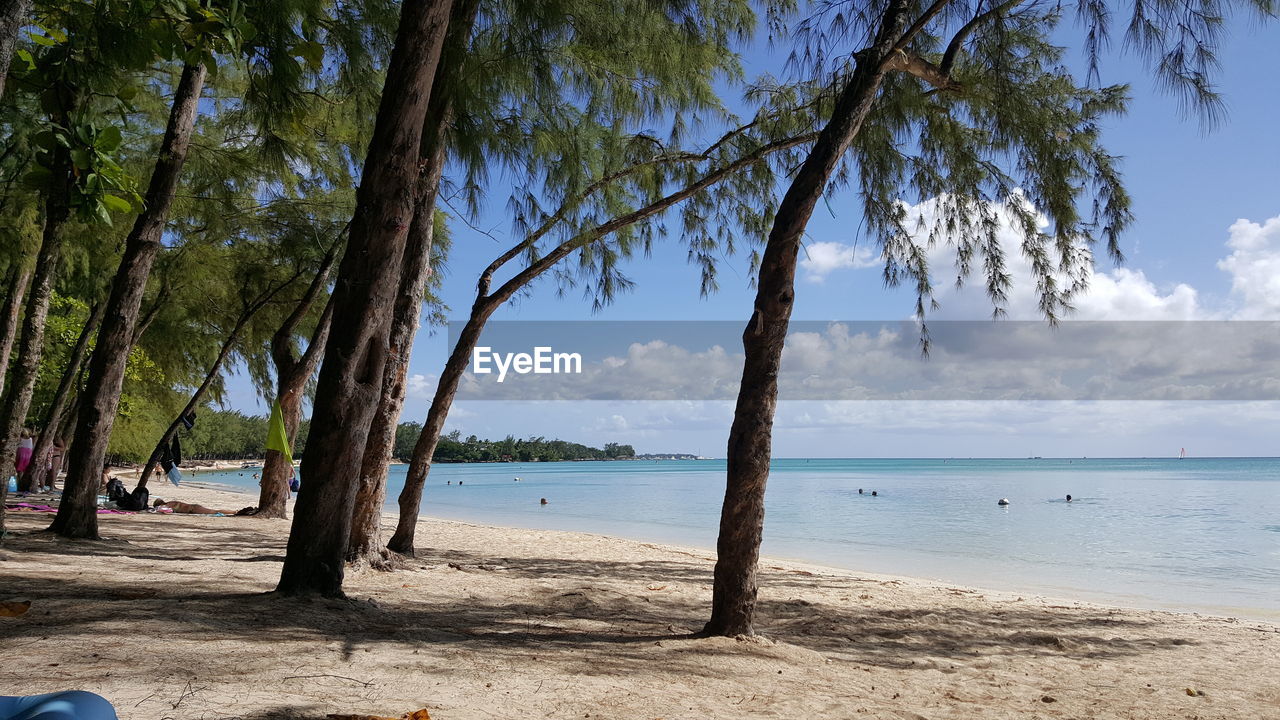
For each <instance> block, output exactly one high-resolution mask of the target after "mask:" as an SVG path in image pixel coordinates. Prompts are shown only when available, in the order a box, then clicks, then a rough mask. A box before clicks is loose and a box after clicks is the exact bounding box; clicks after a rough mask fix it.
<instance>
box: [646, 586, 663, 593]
mask: <svg viewBox="0 0 1280 720" xmlns="http://www.w3.org/2000/svg"><path fill="white" fill-rule="evenodd" d="M649 589H650V590H653V591H654V592H657V591H659V590H666V589H667V586H666V585H650V586H649Z"/></svg>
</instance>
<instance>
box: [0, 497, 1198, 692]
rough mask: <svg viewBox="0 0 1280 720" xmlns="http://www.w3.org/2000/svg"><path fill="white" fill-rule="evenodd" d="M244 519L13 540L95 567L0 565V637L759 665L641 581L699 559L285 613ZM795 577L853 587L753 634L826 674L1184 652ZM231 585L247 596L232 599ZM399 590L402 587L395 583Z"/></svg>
mask: <svg viewBox="0 0 1280 720" xmlns="http://www.w3.org/2000/svg"><path fill="white" fill-rule="evenodd" d="M210 520H212V519H210ZM217 520H223V521H226V520H230V519H224V518H219V519H217ZM156 522H161V523H162V522H166V519H164V518H155V519H153V518H137V519H134V520H132V521H131V523H130V525H131V528H130V529H131V530H132V529H136V530H140V531H143V532H145V531H146V530H147V528H146V527H145V524H146V523H156ZM253 523H254V521H252V520H247V519H245V520H239V521H238V522H236V524H235V525H231V526H229V527H228V526H227V525H226V524H224V525H222V526H211V527H208V528H201V527H192V526H190V525H187V526H183V527H180V528H178V527H168V528H165V535H164V537H165V540H166V545H165V547H157V544H155V543H153V544H149V545H148V547H147V548H146V552H145V553H143V552H139V550H140V549H141V548H139V547H138V546H137V545H136V544H135V543H130V542H120V541H118V540H117V541H105V542H70V541H65V540H61V539H57V538H53V537H52V536H50V535H48V534H47V533H26V534H22V535H19V536H17V537H14V538H13V539H12V540H10V541H9V545H8V547H9V550H10V551H11V552H18V553H20V552H37V553H47V554H49V555H53V556H82V557H93V558H95V562H93V563H92V565H91V568H92V569H93V572H85V573H80V574H78V575H75V576H66V575H64V576H61V577H58V576H52V575H48V576H47V575H45V574H42V573H38V572H29V573H26V574H15V573H14V572H13V571H12V569H10V568H4V566H3V565H0V571H6V572H5V574H6V576H7V580H8V582H6V585H8V586H9V587H12V588H18V589H20V593H21V594H22V596H23V597H24V598H28V599H31V600H33V601H34V602H35V606H34V608H33V611H32V612H31V613H30V617H29V618H26V619H25V620H24V621H23V622H20V623H6V624H3V625H0V638H6V637H8V638H14V637H17V636H27V637H31V636H35V637H38V638H39V639H40V640H41V641H43V640H48V639H52V638H56V637H58V636H64V635H65V636H70V635H76V634H81V633H94V632H101V631H105V628H107V627H110V626H112V624H113V623H116V622H118V621H119V619H120V618H121V617H122V615H126V614H127V616H128V618H129V620H130V622H134V623H138V624H139V625H140V626H143V627H146V628H148V632H149V633H150V634H151V635H153V636H159V637H164V636H177V637H182V638H188V639H189V638H208V639H210V640H217V641H222V640H235V639H243V640H246V641H252V642H297V641H321V642H328V643H332V642H334V641H337V642H338V643H340V644H341V653H342V655H343V657H344V658H349V657H350V656H351V655H352V654H353V653H355V652H356V651H358V650H359V649H361V648H370V647H373V646H391V647H395V648H400V649H403V650H405V651H413V650H416V649H417V648H422V647H427V646H439V647H444V646H448V647H454V648H461V649H466V650H470V651H476V652H482V653H485V654H487V655H489V656H491V657H495V658H500V657H502V656H503V655H507V654H510V655H513V656H515V655H521V656H527V655H528V654H529V653H531V652H538V653H539V654H540V658H541V655H542V654H545V655H546V659H545V662H547V663H550V664H551V665H553V666H558V669H559V670H562V671H564V672H576V673H588V674H594V673H617V672H626V671H627V670H628V668H630V667H634V666H635V665H634V664H635V663H636V662H642V661H652V660H653V650H652V647H651V646H653V645H654V644H655V643H662V644H664V645H666V646H667V647H678V648H679V650H680V652H679V653H676V654H673V655H671V656H669V657H665V658H664V660H663V661H664V662H671V663H676V664H684V665H686V666H687V667H686V669H687V671H688V672H691V673H698V674H703V675H719V674H720V673H721V672H722V670H718V669H716V668H717V667H718V666H717V665H716V664H715V663H706V662H700V661H699V656H703V657H705V656H708V655H724V654H726V653H728V654H736V653H748V654H749V653H752V652H758V650H757V649H755V648H758V647H759V644H752V643H734V642H733V641H730V640H724V639H718V640H698V639H694V638H693V637H691V635H690V633H692V632H693V631H696V630H697V629H699V628H700V627H701V624H702V622H703V621H704V620H705V617H706V613H707V604H708V602H709V590H708V592H707V596H706V597H702V596H701V595H702V594H701V593H698V592H695V593H682V594H678V595H673V594H664V593H659V592H649V591H647V590H646V588H648V589H650V590H651V589H652V588H653V587H658V586H657V585H651V584H652V583H676V582H679V583H687V584H690V585H692V586H693V587H694V588H698V589H700V588H709V585H710V582H711V574H710V571H711V567H710V565H709V564H707V563H705V562H692V561H690V562H684V561H675V560H672V561H667V560H662V561H653V560H646V561H640V562H615V561H598V560H583V559H577V558H556V557H505V556H503V555H502V554H500V553H493V554H473V553H465V552H443V551H438V550H430V549H428V550H423V551H420V553H419V557H418V558H417V559H416V560H413V561H410V562H409V563H408V564H409V565H410V566H411V567H413V568H416V569H417V570H418V571H419V572H420V573H425V577H424V576H423V575H422V574H414V575H410V574H407V573H406V574H405V575H404V576H403V577H405V578H413V583H415V585H417V586H422V587H429V584H430V582H431V578H432V576H433V574H435V573H469V574H475V575H478V576H480V577H481V578H484V576H490V577H496V576H499V575H500V576H505V577H507V578H517V579H530V580H540V581H552V580H554V581H556V582H555V583H551V582H542V583H538V584H537V586H536V587H537V592H535V593H534V596H533V597H529V595H528V593H526V594H525V596H524V597H522V598H519V599H514V600H508V599H506V598H504V597H499V596H493V597H483V596H481V597H476V596H474V595H473V596H471V597H469V598H467V599H466V600H465V601H458V600H457V598H456V597H454V598H453V599H452V600H450V601H448V602H446V601H442V600H440V599H439V596H436V599H435V600H434V601H432V600H431V596H430V594H429V593H423V592H419V591H415V590H412V589H405V590H400V589H398V588H397V589H394V591H389V590H388V589H387V588H386V587H382V588H374V587H369V586H366V584H365V583H363V582H362V580H361V577H360V576H359V575H357V576H355V577H354V578H353V579H352V582H349V583H348V585H349V587H350V591H351V592H352V593H353V595H354V596H356V597H362V596H363V597H370V596H372V598H373V599H356V600H312V601H297V600H291V599H287V598H281V597H278V596H275V595H273V594H270V593H266V592H265V591H266V590H269V589H270V588H268V587H261V579H260V578H258V579H249V578H244V577H239V576H236V575H235V574H234V573H235V572H236V570H237V569H239V568H242V567H243V566H242V565H241V563H254V564H255V565H257V566H261V564H262V563H272V562H279V561H280V560H282V556H279V555H272V554H266V555H264V554H263V552H264V550H266V551H268V552H270V551H271V550H273V549H274V548H273V547H272V546H273V544H275V543H278V542H280V539H279V538H278V537H276V536H273V535H270V534H268V533H264V532H263V530H262V528H261V526H257V525H255V524H253ZM175 531H176V532H175ZM193 560H206V561H207V560H223V561H228V564H227V565H225V566H223V567H225V568H227V570H226V572H225V573H210V572H209V570H208V566H207V564H206V565H201V566H198V565H193V564H192V563H193ZM129 561H134V562H146V563H148V564H149V566H150V567H154V566H155V565H156V564H157V563H158V564H160V566H161V573H159V574H157V575H156V576H155V578H154V580H153V581H151V582H146V583H138V582H133V581H124V580H113V575H112V571H111V567H112V564H113V563H115V562H129ZM233 563H234V564H233ZM26 567H30V566H26ZM800 574H804V573H797V572H796V571H785V570H766V572H765V577H764V578H763V582H764V584H765V585H766V586H767V587H769V588H771V589H773V590H775V591H776V590H777V589H778V588H790V587H791V586H793V585H794V586H795V588H796V589H797V590H799V589H802V588H805V587H814V586H815V585H821V586H822V587H824V588H827V589H837V590H843V591H847V594H846V595H845V597H848V598H849V600H848V601H847V602H845V601H842V602H839V603H835V602H810V601H807V600H798V599H797V600H776V599H767V600H762V602H761V604H760V607H759V622H758V629H759V631H760V632H762V633H763V634H765V635H766V636H767V637H768V638H769V639H770V640H772V641H776V642H781V643H787V644H790V645H793V646H797V647H800V648H805V649H808V650H812V651H815V652H817V653H820V654H821V655H823V656H825V657H826V658H827V659H829V660H832V661H844V662H852V663H857V664H860V665H867V666H879V667H885V668H895V669H908V670H910V669H921V670H924V669H941V670H943V671H944V672H945V671H946V669H947V667H946V666H947V665H948V664H958V663H966V662H968V661H971V660H972V659H974V658H977V657H982V656H986V657H993V656H1013V655H1017V656H1020V657H1027V656H1043V657H1067V658H1076V659H1094V660H1098V659H1107V658H1119V657H1125V656H1134V655H1141V654H1145V653H1155V652H1160V651H1162V650H1165V649H1171V648H1175V647H1178V646H1182V645H1187V644H1191V643H1190V641H1189V640H1187V639H1184V638H1177V637H1165V636H1161V635H1160V634H1159V632H1158V631H1156V630H1154V629H1153V625H1152V623H1149V622H1145V621H1143V620H1141V619H1140V618H1135V617H1133V616H1126V615H1115V614H1113V613H1111V612H1110V611H1108V610H1107V609H1105V608H1088V607H1082V608H1063V609H1060V610H1057V611H1054V612H1049V611H1046V610H1045V609H1044V608H1043V607H1037V606H1034V605H1030V604H1028V605H1025V606H1019V605H1015V604H1011V603H1000V604H992V605H982V606H979V607H977V608H966V607H963V606H960V605H950V606H946V607H940V606H937V605H936V604H935V603H930V602H925V601H920V602H919V605H918V606H916V607H904V608H898V609H887V608H882V607H877V606H876V604H875V602H874V598H872V597H871V596H869V595H866V594H865V591H867V590H869V589H871V588H874V587H878V586H880V585H881V582H880V581H875V580H863V579H859V578H854V577H826V576H822V577H810V578H804V579H800V578H799V577H798V575H800ZM373 577H374V578H375V579H376V578H379V577H381V578H386V577H388V576H387V575H385V574H375V575H374V576H373ZM436 577H437V578H438V577H439V576H436ZM478 583H480V580H479V579H478ZM481 584H482V583H481ZM384 585H385V583H384ZM228 587H232V588H236V587H239V588H243V589H245V590H249V591H241V592H229V591H228ZM409 587H410V586H409V585H408V583H406V584H405V588H409ZM873 592H874V591H873ZM773 594H778V593H776V592H775V593H773ZM797 594H798V593H797ZM854 597H858V598H859V600H857V601H854V600H853V598H854ZM862 598H867V599H866V600H864V599H862ZM71 606H76V607H75V611H74V612H63V611H62V610H63V609H64V608H69V607H71ZM38 609H43V612H40V611H39V610H38ZM672 643H675V645H672ZM193 662H194V660H193Z"/></svg>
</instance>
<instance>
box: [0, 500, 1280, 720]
mask: <svg viewBox="0 0 1280 720" xmlns="http://www.w3.org/2000/svg"><path fill="white" fill-rule="evenodd" d="M153 493H154V495H153V497H154V496H159V497H164V498H166V499H178V500H183V501H187V502H197V503H201V504H204V505H206V506H209V507H214V508H219V509H228V510H233V511H234V510H237V509H239V508H241V507H244V506H246V505H251V504H254V499H255V498H253V497H252V496H249V495H245V494H240V493H233V492H226V491H223V490H218V489H213V488H209V487H199V486H197V485H195V484H188V485H184V486H183V487H182V488H179V489H174V488H170V487H168V486H158V487H156V488H154V489H153ZM10 501H11V502H12V501H13V498H11V499H10ZM50 517H51V516H50V515H47V514H38V513H33V512H23V511H12V512H10V513H9V516H8V522H9V528H10V531H11V532H12V533H13V534H12V535H11V537H10V538H8V539H7V541H6V543H5V545H4V546H3V549H0V601H15V600H30V601H31V603H32V605H31V608H30V610H29V611H28V612H27V613H25V614H24V615H22V616H20V617H16V618H0V647H2V648H3V653H4V657H5V658H6V659H7V662H5V663H3V665H2V666H0V694H31V693H39V692H49V691H54V690H61V689H71V688H78V689H84V690H91V691H94V692H97V693H100V694H102V695H104V696H106V697H107V698H108V699H110V700H111V701H112V702H113V703H114V704H115V706H116V708H117V710H118V712H119V714H120V717H121V718H123V719H125V720H131V719H133V718H138V719H142V718H174V719H180V718H192V719H196V718H200V719H209V718H255V719H257V718H324V717H326V716H327V715H330V714H349V715H375V716H390V717H398V716H400V715H401V714H403V713H407V712H409V711H413V710H418V709H422V708H425V709H427V710H429V712H430V714H431V717H433V718H436V719H437V720H450V719H453V718H536V717H548V718H627V719H638V718H646V719H654V718H663V719H666V720H670V719H671V718H739V717H786V718H833V717H840V718H843V717H868V718H913V719H920V718H929V719H931V720H933V719H937V718H1134V719H1138V718H1142V719H1148V720H1149V719H1162V718H1187V719H1191V718H1199V719H1202V720H1209V719H1211V718H1223V719H1226V718H1233V719H1234V718H1267V717H1276V716H1277V715H1278V714H1280V627H1278V626H1275V625H1270V624H1266V623H1259V622H1251V621H1243V620H1233V619H1230V618H1221V617H1211V616H1202V615H1194V614H1178V613H1167V612H1156V611H1145V610H1130V609H1119V608H1108V607H1101V606H1096V605H1090V604H1086V603H1079V602H1071V601H1060V600H1051V599H1045V598H1040V597H1035V596H1031V595H1022V596H1019V595H1016V594H1008V593H996V592H989V591H984V590H979V589H974V588H963V587H951V586H945V585H939V584H936V583H930V582H926V581H919V580H911V579H907V578H891V577H884V576H872V575H866V574H859V573H846V572H841V571H836V570H830V569H824V568H816V567H812V566H805V565H800V564H796V563H783V562H776V561H771V560H766V562H765V563H764V573H763V577H762V583H763V584H762V589H761V605H760V611H759V622H758V630H759V632H761V633H762V635H763V637H761V638H751V639H737V640H735V639H725V638H711V639H697V638H692V637H690V636H689V635H690V633H692V632H694V631H696V630H698V629H699V628H700V627H701V624H702V622H703V621H704V620H705V618H706V615H707V613H708V606H709V602H710V596H711V589H710V582H711V569H712V563H713V557H712V554H711V553H709V552H707V551H703V550H697V549H689V548H678V547H670V546H660V545H654V544H649V543H639V542H634V541H629V540H623V539H617V538H610V537H603V536H596V535H587V534H578V533H565V532H548V531H529V530H515V529H507V528H497V527H485V526H480V525H472V524H466V523H460V522H449V521H441V520H425V521H423V523H422V525H421V527H420V528H419V531H418V545H419V556H418V557H417V558H416V559H413V560H406V561H405V562H404V563H403V564H402V565H403V567H402V568H401V569H399V570H397V571H395V572H383V571H375V570H363V571H359V572H355V573H351V574H349V575H348V577H347V582H346V589H347V592H348V593H349V595H350V597H351V600H349V601H314V602H298V601H293V600H286V599H282V598H277V597H274V596H272V595H269V594H266V593H268V591H270V590H271V589H272V588H273V587H274V585H275V582H276V580H277V578H278V575H279V570H280V563H281V560H282V559H283V553H284V544H285V540H286V538H287V535H288V529H289V526H288V523H287V522H282V521H268V520H258V519H254V518H243V517H201V516H177V515H168V516H166V515H155V514H137V515H105V516H101V518H100V520H101V522H102V533H103V535H104V537H105V538H107V539H105V540H103V541H100V542H68V541H64V540H60V539H57V538H54V537H53V536H52V535H49V534H47V533H42V532H39V531H40V530H42V529H43V528H44V527H46V526H47V525H48V523H49V520H50ZM1189 690H1190V691H1193V692H1194V693H1195V694H1194V695H1193V694H1192V693H1191V692H1188V691H1189Z"/></svg>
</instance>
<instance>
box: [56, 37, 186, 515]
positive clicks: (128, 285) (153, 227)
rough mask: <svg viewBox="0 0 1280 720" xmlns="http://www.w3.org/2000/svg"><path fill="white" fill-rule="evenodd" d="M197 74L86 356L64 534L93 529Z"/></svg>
mask: <svg viewBox="0 0 1280 720" xmlns="http://www.w3.org/2000/svg"><path fill="white" fill-rule="evenodd" d="M204 78H205V67H204V65H202V64H199V63H196V64H194V65H192V64H188V65H186V66H184V67H183V68H182V77H181V79H180V80H179V81H178V86H177V88H176V89H175V92H174V97H173V105H172V107H171V108H170V111H169V124H168V126H167V127H166V128H165V133H164V139H163V140H162V141H161V144H160V154H159V156H158V157H157V159H156V166H155V169H154V170H153V171H152V173H151V182H150V184H149V185H148V187H147V196H146V209H145V210H144V211H143V212H142V214H141V215H139V216H138V217H137V219H136V220H135V221H134V223H133V229H132V230H130V231H129V237H128V238H127V239H126V240H125V246H124V255H123V257H121V258H120V267H119V268H118V269H117V270H116V276H115V279H114V280H113V281H112V283H111V295H110V297H109V299H108V300H107V309H106V318H105V320H104V321H103V324H102V331H101V332H99V333H98V342H97V344H96V346H95V347H94V350H93V356H92V357H91V358H90V360H89V381H88V383H87V384H86V386H85V391H84V397H83V398H82V400H81V406H80V413H79V415H78V417H77V422H76V431H75V436H74V437H75V439H74V441H73V442H74V443H75V446H76V452H75V453H74V454H72V455H71V456H70V461H71V462H70V463H69V464H68V466H67V479H66V483H65V485H64V486H63V496H62V503H61V504H60V505H59V506H58V514H57V516H56V517H55V518H54V520H53V524H52V525H51V526H50V528H49V529H51V530H53V531H54V532H56V533H57V534H59V535H62V536H63V537H70V538H96V537H97V536H98V514H97V512H98V511H97V504H98V484H99V482H100V479H101V477H102V463H103V460H104V459H105V457H106V454H107V443H108V442H109V441H110V440H111V428H112V427H113V426H114V424H115V419H116V411H117V410H118V409H119V405H120V391H121V388H122V387H123V386H124V371H125V366H126V365H127V364H128V362H129V351H130V349H132V347H133V344H134V342H135V341H136V340H137V338H138V335H139V333H137V332H136V325H137V323H138V311H139V309H140V308H141V306H142V296H143V293H144V292H145V291H146V287H147V278H148V277H149V276H150V275H151V266H152V264H153V263H154V262H155V259H156V255H157V254H159V252H160V240H161V238H162V236H163V235H164V227H165V224H166V223H167V222H168V219H169V208H170V207H171V206H172V204H173V196H174V193H176V192H177V189H178V179H179V177H180V176H181V175H182V165H183V163H184V162H186V159H187V151H188V150H189V149H190V146H191V135H192V132H193V130H194V128H195V121H196V113H197V111H198V110H199V104H200V92H201V90H202V89H203V87H204Z"/></svg>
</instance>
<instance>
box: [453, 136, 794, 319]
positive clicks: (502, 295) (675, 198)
mask: <svg viewBox="0 0 1280 720" xmlns="http://www.w3.org/2000/svg"><path fill="white" fill-rule="evenodd" d="M817 138H818V133H807V134H805V135H797V136H796V137H793V138H787V139H786V140H778V141H775V142H772V143H769V144H768V145H762V146H761V147H759V148H757V149H756V151H755V152H752V153H750V154H748V155H744V156H743V157H740V158H738V159H737V160H735V161H733V162H731V163H729V164H728V165H725V166H723V167H720V168H717V169H716V170H714V171H712V172H709V173H707V174H706V175H703V176H702V177H701V178H700V179H698V180H697V181H696V182H694V183H692V184H690V185H687V186H685V187H684V188H682V189H680V190H678V191H676V192H673V193H671V194H669V195H666V196H665V197H662V198H660V199H658V200H655V201H654V202H652V203H650V204H648V205H646V206H644V207H642V208H640V209H638V210H635V211H632V212H630V213H627V214H626V215H621V216H618V217H615V218H613V219H612V220H610V221H608V222H606V223H603V224H601V225H597V226H596V227H594V228H592V229H590V230H587V231H584V232H581V233H579V234H577V235H575V236H574V237H572V238H570V239H568V240H565V241H564V242H562V243H560V244H559V245H558V246H556V248H555V249H554V250H552V251H551V252H549V253H547V254H546V255H543V256H542V257H541V258H539V259H538V260H537V261H536V262H534V263H533V264H531V265H529V266H528V267H526V268H525V269H524V270H521V271H520V272H519V273H517V274H516V275H515V276H514V277H512V278H511V279H510V280H508V281H507V282H505V283H503V284H502V286H501V287H499V288H498V289H497V290H495V291H494V292H493V294H492V295H490V296H484V295H482V296H480V297H478V298H476V303H477V304H482V303H489V302H492V303H495V304H501V303H503V302H506V301H507V300H508V299H509V298H510V297H511V296H512V295H514V294H515V293H516V292H517V291H518V290H519V289H520V288H522V287H524V286H525V285H527V284H528V283H529V282H531V281H532V280H533V279H534V278H536V277H538V276H539V275H541V274H542V273H544V272H546V271H547V270H549V269H551V267H552V266H554V265H555V264H556V263H558V262H560V261H561V260H563V259H564V258H565V257H566V256H568V255H569V253H571V252H573V251H574V250H576V249H578V248H580V247H582V246H584V245H586V244H588V243H590V242H593V241H595V240H598V239H599V238H602V237H604V236H605V235H608V234H609V233H612V232H615V231H617V230H620V229H622V228H624V227H627V226H628V225H633V224H635V223H637V222H640V221H641V220H644V219H646V218H649V217H652V216H654V215H657V214H658V213H660V212H662V211H664V210H666V209H667V208H669V207H671V206H672V205H675V204H676V203H679V202H681V201H684V200H687V199H689V198H690V197H693V196H694V195H696V194H698V193H699V192H701V191H702V190H705V189H706V188H708V187H710V186H712V185H714V184H716V183H717V182H720V181H721V180H723V179H724V178H725V177H727V176H728V175H730V174H732V173H734V172H736V171H738V170H741V169H743V168H745V167H747V166H748V165H751V164H752V163H755V162H759V161H760V160H761V159H763V158H764V157H765V156H766V155H769V154H770V153H774V152H777V151H779V150H785V149H787V148H791V147H795V146H797V145H803V144H805V143H809V142H813V141H814V140H816V139H817ZM522 244H523V243H522Z"/></svg>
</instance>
